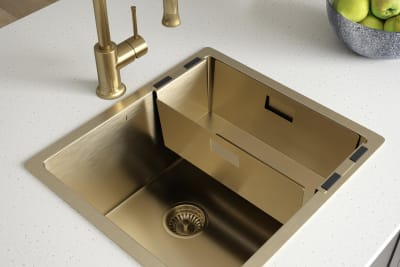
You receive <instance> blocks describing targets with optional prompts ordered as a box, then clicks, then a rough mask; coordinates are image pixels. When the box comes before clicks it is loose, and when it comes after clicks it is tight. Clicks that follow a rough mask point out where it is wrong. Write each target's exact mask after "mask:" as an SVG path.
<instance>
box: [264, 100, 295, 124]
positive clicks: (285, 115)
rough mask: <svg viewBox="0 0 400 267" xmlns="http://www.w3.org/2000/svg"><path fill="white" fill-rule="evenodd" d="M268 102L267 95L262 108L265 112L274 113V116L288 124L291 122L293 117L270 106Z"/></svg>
mask: <svg viewBox="0 0 400 267" xmlns="http://www.w3.org/2000/svg"><path fill="white" fill-rule="evenodd" d="M269 102H270V100H269V95H267V97H266V98H265V105H264V108H265V109H266V110H269V111H271V112H273V113H275V114H276V115H278V116H279V117H281V118H283V119H285V120H287V121H288V122H293V117H292V116H290V115H288V114H286V113H284V112H283V111H281V110H279V109H277V108H275V107H273V106H271V105H270V103H269Z"/></svg>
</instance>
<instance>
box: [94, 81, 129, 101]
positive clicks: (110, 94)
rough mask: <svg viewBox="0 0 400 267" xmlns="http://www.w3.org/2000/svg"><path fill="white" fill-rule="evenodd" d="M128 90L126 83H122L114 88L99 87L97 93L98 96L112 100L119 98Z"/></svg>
mask: <svg viewBox="0 0 400 267" xmlns="http://www.w3.org/2000/svg"><path fill="white" fill-rule="evenodd" d="M125 92H126V86H125V84H123V83H121V84H120V86H119V87H118V88H112V89H109V90H104V88H100V87H97V90H96V94H97V96H98V97H100V98H103V99H107V100H111V99H115V98H118V97H120V96H122V95H123V94H125Z"/></svg>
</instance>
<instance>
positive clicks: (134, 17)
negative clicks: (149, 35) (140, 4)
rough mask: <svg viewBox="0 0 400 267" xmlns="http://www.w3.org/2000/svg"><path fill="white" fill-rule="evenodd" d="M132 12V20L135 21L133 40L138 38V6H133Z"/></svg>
mask: <svg viewBox="0 0 400 267" xmlns="http://www.w3.org/2000/svg"><path fill="white" fill-rule="evenodd" d="M131 11H132V20H133V38H135V39H136V38H138V37H139V33H138V27H137V18H136V6H131Z"/></svg>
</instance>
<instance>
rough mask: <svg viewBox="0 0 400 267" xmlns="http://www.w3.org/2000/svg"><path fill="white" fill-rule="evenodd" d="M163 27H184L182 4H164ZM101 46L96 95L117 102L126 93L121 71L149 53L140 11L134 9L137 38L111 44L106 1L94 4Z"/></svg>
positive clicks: (166, 0) (96, 50)
mask: <svg viewBox="0 0 400 267" xmlns="http://www.w3.org/2000/svg"><path fill="white" fill-rule="evenodd" d="M163 1H164V3H163V5H164V15H163V19H162V23H163V24H164V25H165V26H167V27H175V26H178V25H179V24H180V18H179V14H178V0H163ZM93 7H94V15H95V18H96V27H97V35H98V39H99V41H98V43H97V44H96V45H95V46H94V53H95V59H96V66H97V76H98V80H99V85H98V87H97V90H96V93H97V95H98V96H99V97H101V98H104V99H114V98H117V97H119V96H121V95H123V94H124V93H125V91H126V87H125V85H124V84H123V83H122V82H121V75H120V69H121V68H123V67H125V66H126V65H128V64H129V63H131V62H132V61H134V60H135V59H136V58H139V57H141V56H143V55H144V54H146V53H147V50H148V46H147V43H146V41H145V40H144V39H143V37H141V36H140V35H139V34H138V28H137V20H136V7H135V6H132V7H131V11H132V19H133V36H131V37H129V38H128V39H126V40H125V41H123V42H121V43H120V44H118V45H117V44H115V43H114V42H113V41H111V37H110V29H109V23H108V16H107V5H106V0H93Z"/></svg>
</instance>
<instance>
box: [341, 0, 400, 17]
mask: <svg viewBox="0 0 400 267" xmlns="http://www.w3.org/2000/svg"><path fill="white" fill-rule="evenodd" d="M382 1H383V0H382ZM399 1H400V0H399ZM333 7H334V8H335V9H336V11H337V12H339V13H340V14H341V15H342V16H343V17H345V18H347V19H349V20H351V21H354V22H359V21H362V20H363V19H364V18H365V17H366V16H367V15H368V11H369V0H334V1H333Z"/></svg>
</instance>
